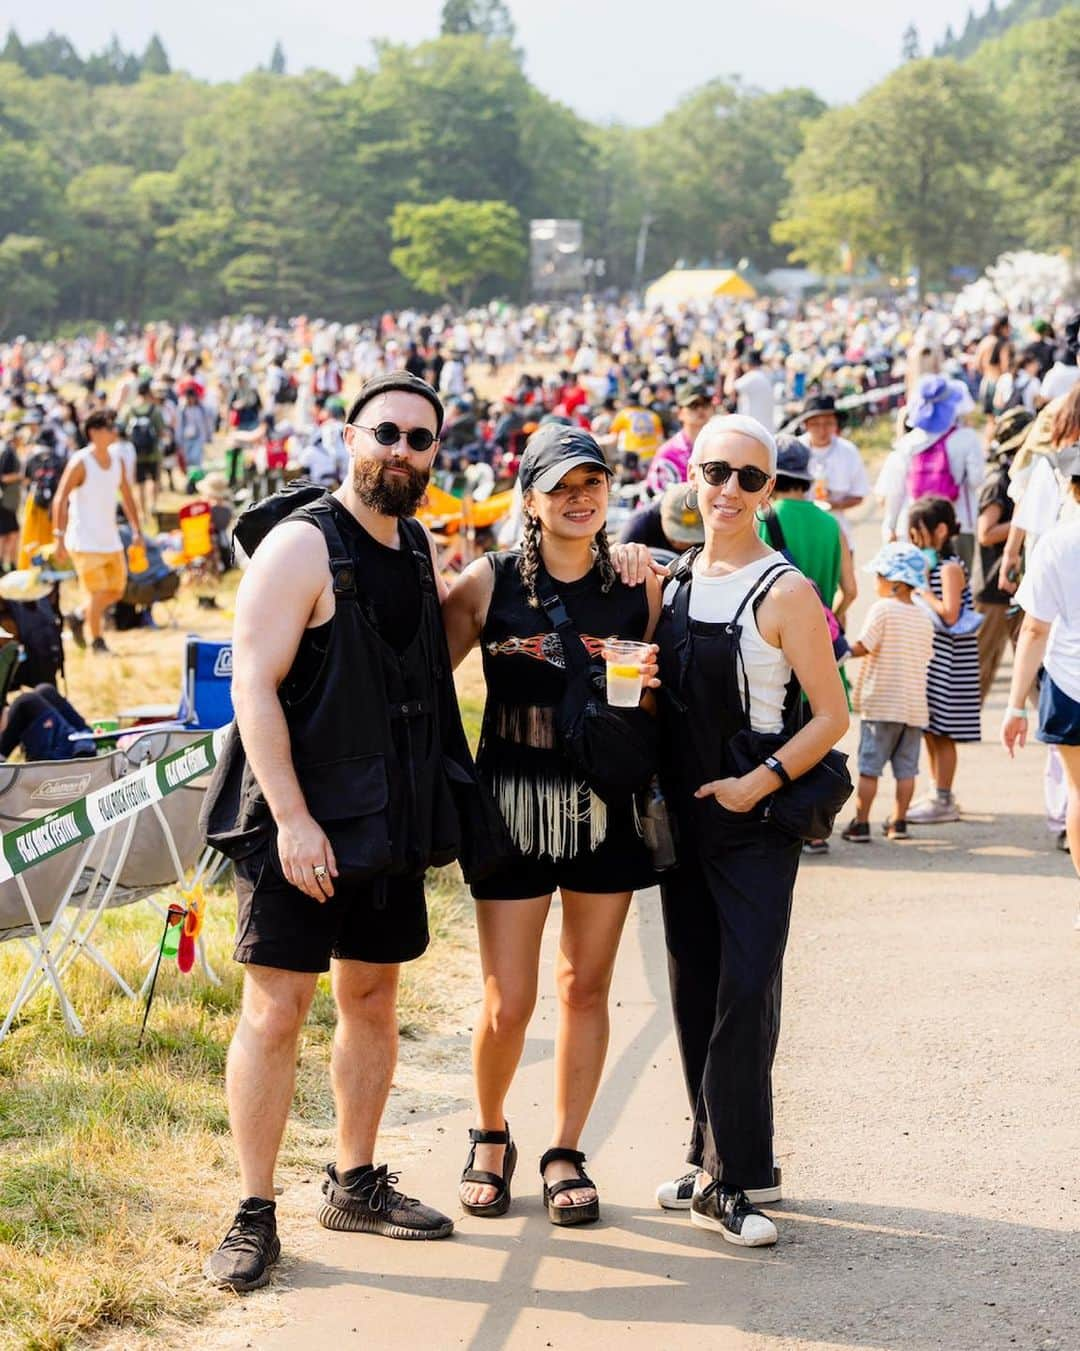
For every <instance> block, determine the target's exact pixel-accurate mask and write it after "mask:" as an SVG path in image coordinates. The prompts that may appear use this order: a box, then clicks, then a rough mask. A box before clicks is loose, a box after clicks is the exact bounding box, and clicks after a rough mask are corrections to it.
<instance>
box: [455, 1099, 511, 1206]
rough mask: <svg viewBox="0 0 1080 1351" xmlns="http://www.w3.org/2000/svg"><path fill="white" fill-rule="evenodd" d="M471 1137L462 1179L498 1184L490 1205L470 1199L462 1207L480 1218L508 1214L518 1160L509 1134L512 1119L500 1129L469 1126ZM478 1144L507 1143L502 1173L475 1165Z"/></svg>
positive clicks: (463, 1202) (462, 1202)
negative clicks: (488, 1170) (478, 1203)
mask: <svg viewBox="0 0 1080 1351" xmlns="http://www.w3.org/2000/svg"><path fill="white" fill-rule="evenodd" d="M469 1139H470V1140H471V1141H472V1148H471V1149H470V1150H469V1157H468V1158H467V1159H466V1160H465V1171H464V1172H463V1173H462V1174H461V1180H462V1182H479V1183H480V1185H481V1186H484V1187H494V1188H495V1199H494V1200H493V1201H489V1202H488V1203H487V1205H482V1206H478V1205H474V1204H472V1203H471V1202H470V1201H461V1197H460V1196H459V1197H458V1200H459V1201H461V1208H462V1210H464V1211H465V1213H466V1214H467V1215H479V1216H480V1218H481V1219H485V1218H486V1219H491V1218H493V1217H494V1216H496V1215H505V1214H506V1212H507V1211H508V1210H509V1209H510V1179H511V1178H512V1177H513V1176H514V1168H515V1166H516V1164H517V1145H515V1144H514V1142H513V1140H511V1138H510V1123H509V1122H507V1123H506V1129H505V1130H501V1131H481V1130H475V1129H470V1130H469ZM477 1145H505V1146H506V1153H505V1154H504V1155H503V1170H502V1176H501V1177H500V1176H499V1174H498V1173H488V1172H485V1171H484V1170H483V1169H482V1168H474V1167H473V1164H474V1163H475V1162H476V1146H477Z"/></svg>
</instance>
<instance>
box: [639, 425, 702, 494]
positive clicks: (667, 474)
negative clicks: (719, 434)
mask: <svg viewBox="0 0 1080 1351" xmlns="http://www.w3.org/2000/svg"><path fill="white" fill-rule="evenodd" d="M693 449H694V443H693V441H691V440H690V438H689V437H688V436H687V434H686V433H685V432H684V431H680V432H679V433H678V435H676V436H673V437H672V438H671V440H670V441H665V442H664V444H663V445H662V446H661V447H660V449H659V450H658V451H657V452H656V454H655V455H654V456H653V461H652V464H650V465H649V472H648V473H647V474H646V475H645V486H646V488H648V490H649V492H650V493H653V494H657V495H659V494H660V493H662V492H663V491H664V490H665V489H666V488H670V487H671V485H672V484H673V483H685V482H686V473H687V466H688V465H689V464H690V455H691V453H692V452H693Z"/></svg>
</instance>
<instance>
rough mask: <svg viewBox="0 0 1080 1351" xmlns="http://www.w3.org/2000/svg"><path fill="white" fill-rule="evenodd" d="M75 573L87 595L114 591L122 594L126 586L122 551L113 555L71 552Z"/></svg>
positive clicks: (125, 569)
mask: <svg viewBox="0 0 1080 1351" xmlns="http://www.w3.org/2000/svg"><path fill="white" fill-rule="evenodd" d="M71 561H72V563H73V564H74V565H75V572H76V574H77V575H78V578H79V581H80V582H81V583H82V586H83V590H84V591H86V592H87V593H88V594H93V593H94V592H95V591H115V592H116V593H117V594H122V593H123V591H124V588H125V587H126V586H127V564H126V563H125V562H124V551H123V549H120V550H119V551H118V552H116V553H114V554H84V553H78V552H76V551H74V550H73V551H72V554H71Z"/></svg>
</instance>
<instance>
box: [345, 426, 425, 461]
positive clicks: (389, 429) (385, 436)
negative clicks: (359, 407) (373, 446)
mask: <svg viewBox="0 0 1080 1351" xmlns="http://www.w3.org/2000/svg"><path fill="white" fill-rule="evenodd" d="M351 425H352V426H353V427H355V428H356V429H357V431H360V432H370V433H371V435H372V436H373V437H374V438H375V440H376V441H378V443H379V445H380V446H396V445H397V443H398V442H399V441H400V440H401V438H402V437H403V436H404V438H405V444H406V445H407V446H408V447H409V449H410V450H415V451H416V452H417V453H418V454H422V453H423V452H424V451H425V450H430V449H431V447H432V446H433V445H434V444H435V433H434V432H430V431H428V429H427V428H426V427H410V428H409V430H408V431H407V432H405V431H402V429H401V428H400V427H399V426H398V425H397V423H396V422H380V423H379V425H378V426H377V427H361V425H360V423H359V422H354V423H352V424H351Z"/></svg>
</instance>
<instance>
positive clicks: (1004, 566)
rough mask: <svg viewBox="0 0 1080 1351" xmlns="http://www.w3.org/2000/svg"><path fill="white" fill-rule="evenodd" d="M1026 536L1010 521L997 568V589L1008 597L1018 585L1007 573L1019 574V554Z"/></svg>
mask: <svg viewBox="0 0 1080 1351" xmlns="http://www.w3.org/2000/svg"><path fill="white" fill-rule="evenodd" d="M1026 536H1027V531H1026V530H1022V529H1021V528H1020V526H1018V525H1017V524H1016V522H1015V521H1010V523H1009V534H1008V537H1007V538H1006V540H1005V548H1004V549H1003V550H1002V554H1001V564H1000V566H999V567H998V587H999V588H1000V590H1002V591H1005V592H1007V593H1008V594H1009V595H1012V593H1013V592H1014V591H1015V590H1016V588H1017V586H1018V585H1019V583H1018V582H1014V581H1013V580H1012V579H1011V578H1010V576H1009V573H1010V572H1014V573H1015V572H1019V570H1020V554H1021V552H1022V550H1023V548H1024V540H1025V538H1026Z"/></svg>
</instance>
